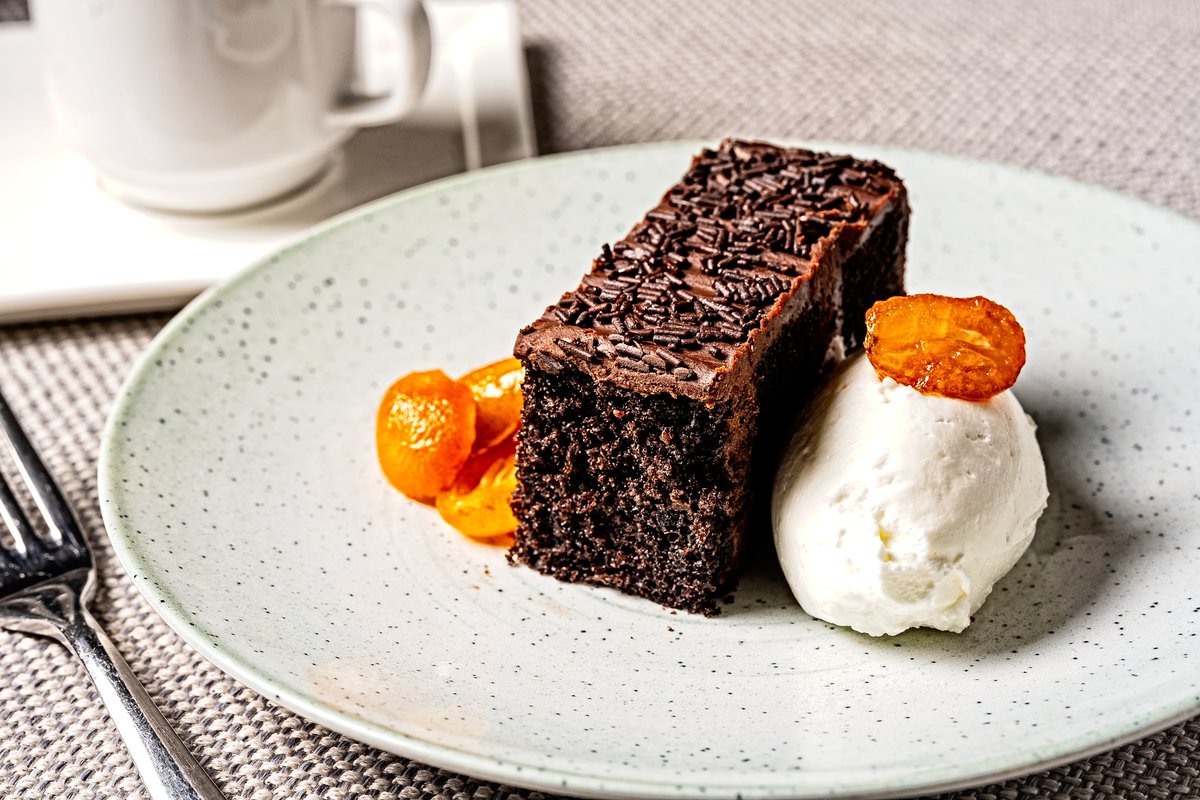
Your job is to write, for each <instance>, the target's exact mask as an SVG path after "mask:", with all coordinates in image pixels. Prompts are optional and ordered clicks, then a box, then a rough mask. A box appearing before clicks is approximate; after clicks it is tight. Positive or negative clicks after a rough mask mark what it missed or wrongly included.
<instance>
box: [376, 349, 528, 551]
mask: <svg viewBox="0 0 1200 800" xmlns="http://www.w3.org/2000/svg"><path fill="white" fill-rule="evenodd" d="M522 378H523V372H522V370H521V362H520V361H518V360H517V359H515V358H507V359H504V360H502V361H497V362H495V363H494V364H488V365H487V366H484V367H480V368H478V369H475V370H472V371H471V372H468V373H467V374H466V375H464V376H462V377H461V378H459V379H458V380H457V381H455V380H451V379H450V378H449V377H447V376H446V374H445V373H444V372H442V371H441V370H432V371H429V372H413V373H410V374H408V375H405V376H404V377H403V378H401V379H400V380H398V381H396V383H394V384H392V386H391V387H390V388H389V389H388V390H387V392H386V393H385V395H384V398H383V401H382V402H381V403H380V406H379V412H378V415H377V418H376V426H375V441H376V449H377V450H378V453H379V463H380V466H381V467H382V468H383V472H384V475H386V476H387V479H388V481H389V482H390V483H391V484H392V485H393V486H395V487H396V488H397V489H399V490H400V491H401V492H403V493H404V494H405V495H407V496H408V497H411V498H413V499H415V500H419V501H421V502H425V503H430V504H432V505H434V506H436V507H437V509H438V512H439V513H440V514H441V515H442V518H443V519H445V520H446V522H448V523H450V524H451V525H452V526H454V528H455V529H457V530H458V531H460V532H461V533H463V534H465V535H466V536H469V537H470V538H472V539H473V540H475V541H478V542H483V543H485V544H492V545H498V546H504V547H507V546H509V545H511V544H512V536H511V535H510V534H511V533H512V532H513V531H514V530H516V527H517V520H516V517H514V516H513V513H512V508H511V507H510V505H509V502H510V499H511V497H512V494H513V492H514V491H515V490H516V488H517V478H516V432H517V428H518V427H519V425H520V423H521V403H522V395H521V382H522Z"/></svg>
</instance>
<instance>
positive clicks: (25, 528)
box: [0, 475, 36, 556]
mask: <svg viewBox="0 0 1200 800" xmlns="http://www.w3.org/2000/svg"><path fill="white" fill-rule="evenodd" d="M0 520H3V522H4V527H5V528H7V529H8V532H9V534H11V535H12V538H13V545H14V548H15V549H16V551H17V553H18V554H19V555H22V556H23V555H25V554H27V553H28V552H29V544H30V542H31V541H32V540H33V537H34V536H35V535H36V534H34V532H33V526H32V525H30V524H29V517H27V516H25V511H24V509H22V508H21V504H20V503H18V502H17V497H16V495H14V494H13V491H12V489H11V488H9V485H8V482H7V481H5V480H4V476H2V475H0ZM0 550H3V548H0Z"/></svg>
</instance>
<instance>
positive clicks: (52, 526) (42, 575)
mask: <svg viewBox="0 0 1200 800" xmlns="http://www.w3.org/2000/svg"><path fill="white" fill-rule="evenodd" d="M0 440H3V442H4V444H5V445H6V448H5V449H7V450H8V453H9V455H10V456H12V458H13V460H14V461H15V462H16V466H17V471H18V472H19V473H20V475H21V478H22V480H23V481H24V482H25V485H26V487H27V488H28V489H29V494H30V495H31V496H32V497H33V501H34V504H35V505H36V506H37V509H38V511H39V512H40V514H41V516H42V518H43V519H44V521H45V523H46V527H47V529H48V531H49V535H48V537H46V538H43V537H41V536H39V535H38V534H37V533H36V531H35V530H34V528H33V526H32V525H31V524H30V521H29V518H28V517H27V516H26V515H25V512H24V511H23V510H22V509H21V506H20V504H19V503H18V502H17V498H16V496H15V495H14V494H13V491H12V488H11V487H10V486H9V485H8V483H6V482H5V480H4V478H3V476H2V475H0V517H2V518H3V522H4V526H5V527H6V528H7V529H8V532H9V534H10V535H11V536H12V539H13V542H14V544H13V546H12V548H11V549H6V548H4V547H3V546H0V627H4V628H8V629H9V630H14V631H20V632H23V633H32V634H36V635H39V636H48V637H51V638H54V639H57V640H58V641H59V642H61V643H62V644H64V645H66V647H67V648H68V649H69V650H71V652H73V653H75V655H77V656H79V660H80V661H82V662H83V665H84V667H86V668H87V671H88V674H89V675H90V676H91V678H92V681H93V682H94V683H95V684H96V689H97V690H98V691H99V693H100V697H101V699H102V700H104V705H105V706H107V708H108V713H109V714H110V715H111V716H112V719H113V722H115V723H116V725H117V730H118V731H120V733H121V737H122V738H123V739H124V740H125V744H126V745H128V747H129V752H130V753H131V754H132V756H133V761H134V763H135V764H136V765H137V768H138V771H139V772H141V774H142V779H143V780H144V781H145V782H146V788H147V789H148V790H149V792H150V796H151V797H152V798H154V800H167V798H170V799H171V800H180V799H182V798H187V799H188V800H193V799H194V800H225V796H224V795H223V794H221V791H220V790H219V789H217V787H216V785H215V784H214V783H213V782H212V779H210V778H209V777H208V774H207V773H205V771H204V768H203V767H201V766H200V764H199V762H197V761H196V759H195V758H193V757H192V755H191V753H189V752H188V750H187V747H185V746H184V744H183V742H182V741H181V740H180V739H179V736H178V735H177V734H176V733H175V731H174V730H172V729H171V726H170V724H169V723H168V722H167V720H166V718H165V717H164V716H163V715H162V712H161V711H159V710H158V709H157V708H156V707H155V706H154V701H153V700H151V699H150V695H149V694H148V693H147V692H146V690H145V689H144V688H143V687H142V685H141V684H140V683H138V679H137V676H136V675H134V673H133V670H132V669H130V668H129V665H128V664H126V663H125V659H123V658H121V654H120V653H118V652H117V648H116V647H115V646H114V645H113V643H112V640H110V639H109V638H108V635H107V634H105V633H104V631H103V630H102V629H101V628H100V625H99V623H97V622H96V620H95V619H94V618H93V617H92V615H91V613H89V612H88V609H87V603H88V602H89V601H90V600H91V598H92V595H93V594H94V593H95V587H96V570H95V568H94V566H93V563H92V554H91V551H90V550H89V549H88V545H87V541H86V540H85V539H84V536H83V531H82V530H81V529H80V527H79V521H78V520H77V519H76V518H75V514H74V512H73V511H72V510H71V508H70V506H68V505H67V501H66V499H65V498H63V495H62V491H61V490H60V489H59V488H58V485H57V484H56V483H55V482H54V479H53V478H52V477H50V473H49V472H48V471H47V470H46V466H45V465H44V464H43V463H42V460H41V459H40V458H38V455H37V452H36V451H35V450H34V449H33V445H31V444H30V443H29V439H28V438H27V437H26V436H25V432H24V431H22V430H21V427H20V425H18V424H17V419H16V417H15V416H13V413H12V409H11V408H10V407H9V405H8V402H7V401H6V400H5V399H4V395H2V394H0Z"/></svg>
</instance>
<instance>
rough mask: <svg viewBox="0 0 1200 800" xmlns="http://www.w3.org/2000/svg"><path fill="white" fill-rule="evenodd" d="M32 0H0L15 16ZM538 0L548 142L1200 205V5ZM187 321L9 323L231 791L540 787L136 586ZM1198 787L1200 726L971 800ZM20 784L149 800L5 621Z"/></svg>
mask: <svg viewBox="0 0 1200 800" xmlns="http://www.w3.org/2000/svg"><path fill="white" fill-rule="evenodd" d="M22 9H23V6H22V5H21V4H20V3H16V2H13V0H0V19H11V18H14V17H17V16H20V14H21V11H22ZM521 11H522V23H523V29H524V31H525V35H526V40H527V43H528V44H529V46H530V62H531V65H532V72H533V76H532V77H533V89H534V97H535V105H536V109H537V114H538V123H539V124H538V133H539V139H540V144H541V147H542V149H543V151H551V150H568V149H578V148H583V147H591V146H597V145H605V144H615V143H621V142H630V141H645V140H653V139H667V138H682V137H696V136H710V137H718V136H722V135H725V134H727V133H746V134H761V135H765V136H777V137H809V138H827V139H846V140H862V141H871V142H879V143H887V144H898V145H907V146H913V147H921V148H926V149H931V150H939V151H943V152H951V153H960V154H966V155H973V156H978V157H984V158H992V159H997V160H1002V161H1009V162H1013V163H1017V164H1021V165H1026V166H1031V167H1034V168H1038V169H1042V170H1045V171H1049V172H1056V173H1060V174H1064V175H1069V176H1072V177H1076V178H1080V179H1083V180H1087V181H1091V182H1094V183H1099V184H1102V185H1105V186H1109V187H1111V188H1114V189H1118V190H1122V191H1125V192H1129V193H1132V194H1135V195H1139V196H1141V197H1143V198H1145V199H1147V200H1150V201H1152V202H1156V203H1160V204H1162V205H1166V206H1169V207H1171V208H1174V209H1175V210H1177V211H1180V212H1182V213H1184V214H1188V215H1191V216H1193V217H1198V218H1200V124H1197V123H1198V120H1200V82H1198V81H1196V80H1195V74H1196V71H1197V69H1198V68H1200V48H1197V46H1196V43H1197V42H1200V3H1195V2H1190V1H1189V0H1176V1H1174V2H1171V1H1165V2H1162V1H1160V2H1155V3H1143V2H1138V3H1135V2H1119V3H1103V4H1100V3H1096V2H1083V1H1082V0H1080V1H1078V2H1076V1H1072V2H1058V3H1055V4H1053V5H1051V4H1049V3H1039V2H1032V1H1029V2H1008V3H1003V4H1000V3H997V4H988V5H984V4H969V5H968V4H961V3H957V2H950V1H949V0H939V1H938V2H925V3H921V4H919V5H918V4H904V5H903V7H901V6H900V4H895V5H889V6H888V7H881V4H879V5H877V4H875V3H870V2H866V1H865V0H843V2H839V3H837V4H817V3H811V4H810V3H794V2H787V0H772V1H770V2H768V1H767V0H763V1H762V2H741V3H738V4H726V3H716V2H686V1H685V0H670V2H661V0H660V2H655V3H645V2H639V0H610V1H609V2H604V3H574V2H572V3H568V2H566V0H563V1H562V2H551V0H528V2H524V3H523V4H522V8H521ZM2 246H3V243H0V247H2ZM1149 266H1151V265H1147V267H1149ZM165 320H166V317H164V316H142V317H127V318H120V319H107V320H97V321H89V322H78V323H67V324H54V325H36V326H21V327H8V328H4V327H0V383H2V384H3V386H4V389H5V391H6V392H7V393H8V395H9V397H10V400H11V401H12V403H13V405H14V407H15V409H16V411H17V413H18V414H19V415H20V417H21V419H22V420H23V421H24V422H25V423H26V424H27V427H28V428H30V430H31V434H32V436H33V438H34V440H35V442H36V444H37V445H38V446H39V447H40V448H41V450H42V452H43V453H44V454H45V455H46V457H47V460H48V461H49V462H50V466H51V468H52V469H53V471H54V472H55V474H56V475H58V476H59V478H60V480H61V481H62V482H63V484H64V488H65V489H66V491H67V493H68V495H69V496H70V499H71V500H72V502H73V503H74V504H75V507H76V508H77V509H78V511H79V513H80V516H81V517H82V521H83V523H84V525H85V526H87V528H88V529H89V530H90V531H91V532H92V533H93V541H94V542H95V544H96V550H97V556H98V560H99V564H100V572H101V576H102V585H101V589H100V595H99V598H98V602H97V604H96V605H97V613H98V616H99V617H100V619H101V621H102V622H103V623H104V625H105V627H106V628H107V629H108V630H109V631H110V632H111V634H112V636H113V638H114V640H115V641H116V642H117V645H118V647H119V648H120V649H121V651H122V652H123V653H125V654H126V656H127V658H128V659H129V661H130V663H131V664H132V665H133V668H134V669H135V671H137V673H138V674H139V675H140V676H141V678H142V680H143V682H144V683H145V684H146V686H147V688H149V690H150V691H151V693H152V694H153V696H154V698H155V700H156V701H157V702H158V704H159V705H160V706H161V707H162V708H163V709H164V711H165V712H166V713H167V715H168V717H170V718H171V720H172V721H173V723H174V724H175V726H176V727H177V729H178V730H180V732H181V733H182V734H183V736H184V738H185V739H186V740H187V742H188V743H189V745H190V746H191V747H192V748H193V750H194V751H195V752H197V753H198V754H199V755H200V757H201V759H202V760H203V761H204V763H205V764H206V765H207V767H208V768H209V769H210V770H211V771H212V773H213V774H214V776H215V777H216V779H217V780H218V782H219V783H220V784H221V785H222V787H223V788H224V789H225V791H226V792H227V793H228V794H229V795H230V796H231V797H242V798H276V797H319V798H351V797H380V798H413V799H415V798H430V797H440V798H503V797H512V798H533V797H539V796H540V795H538V794H537V793H530V792H524V791H519V790H516V789H513V788H511V787H501V786H496V785H494V784H490V783H483V782H479V781H476V780H472V779H470V778H469V777H466V776H458V775H453V774H450V773H447V772H444V771H440V770H436V769H431V768H428V767H425V766H422V765H420V764H415V763H413V762H410V761H408V760H406V759H403V758H399V757H396V756H392V755H388V754H385V753H381V752H379V751H377V750H375V749H373V748H371V747H368V746H366V745H362V744H358V743H356V742H353V741H351V740H349V739H346V738H344V737H342V736H339V735H337V734H333V733H330V732H329V731H327V730H325V729H324V728H322V727H320V726H318V725H314V724H312V723H309V722H306V721H305V720H302V719H300V718H299V717H296V716H295V715H293V714H291V713H289V712H287V711H285V710H283V709H281V708H279V707H278V706H275V705H273V704H272V703H270V702H268V701H266V700H264V699H263V698H262V697H261V696H259V695H257V694H255V693H254V692H252V691H250V690H248V689H246V688H244V687H242V686H240V685H239V684H238V683H236V682H235V681H233V680H232V679H230V678H228V677H226V676H225V675H224V674H222V673H221V672H220V671H218V670H216V669H215V668H214V667H212V666H210V665H209V664H207V663H206V662H205V661H203V660H202V659H201V658H200V657H199V656H197V655H196V654H195V653H194V652H193V651H192V650H191V649H190V648H188V647H187V646H186V645H184V644H183V643H182V642H181V641H180V640H179V639H178V638H177V637H176V636H175V635H174V634H173V633H172V632H171V631H170V630H169V629H168V628H167V627H166V626H165V625H164V624H163V623H162V622H161V621H160V620H159V619H158V617H157V616H155V614H154V613H153V612H152V611H151V610H150V608H149V607H148V606H147V605H146V604H145V603H144V602H143V601H142V600H141V598H140V597H139V596H138V595H137V594H136V592H135V590H134V589H133V586H132V584H131V583H130V582H129V581H128V579H127V578H126V577H125V575H124V573H123V571H122V569H121V567H120V565H119V564H118V563H116V561H115V559H114V558H113V555H112V552H111V550H110V549H109V547H108V544H107V542H106V541H105V539H104V536H103V533H102V527H101V522H100V517H99V513H98V511H97V500H96V480H95V470H96V453H97V450H98V446H99V444H98V443H99V436H100V431H101V428H102V425H103V422H104V418H105V415H106V413H107V412H108V409H109V407H110V404H111V402H112V399H113V396H114V394H115V392H116V391H117V389H118V387H119V385H120V383H121V381H122V380H123V379H124V377H125V375H126V374H127V373H128V370H129V368H130V366H131V364H132V363H133V361H134V359H135V358H136V357H137V355H138V353H139V352H141V351H142V349H143V348H144V347H145V346H146V344H147V343H148V342H149V341H150V339H151V337H153V335H154V334H155V333H156V332H157V331H158V329H159V328H160V327H161V326H162V324H163V323H164V322H165ZM1196 795H1200V719H1194V720H1191V721H1190V722H1188V723H1186V724H1183V725H1179V726H1176V727H1173V728H1171V729H1169V730H1167V731H1164V732H1162V733H1159V734H1157V735H1155V736H1151V737H1148V738H1146V739H1144V740H1142V741H1140V742H1138V743H1136V744H1132V745H1129V746H1126V747H1123V748H1120V749H1117V750H1114V751H1112V752H1109V753H1105V754H1103V755H1100V756H1096V757H1094V758H1091V759H1088V760H1085V761H1080V762H1078V763H1075V764H1072V765H1070V766H1066V767H1063V768H1060V769H1056V770H1051V771H1049V772H1045V773H1041V774H1037V775H1031V776H1029V777H1026V778H1022V779H1019V780H1013V781H1009V782H1007V783H1005V784H1003V785H996V786H989V787H986V788H981V789H978V790H974V791H968V792H962V793H959V794H956V795H954V797H959V798H979V800H983V799H984V798H1006V800H1017V799H1018V798H1092V799H1094V800H1100V799H1101V798H1173V797H1186V796H1196ZM0 796H2V797H5V798H31V799H33V798H37V799H38V800H41V798H46V797H79V798H92V797H104V798H110V797H111V798H126V797H144V796H145V794H144V791H143V789H142V787H141V783H140V780H139V779H138V776H137V774H136V772H134V770H133V768H132V765H131V763H130V762H129V759H128V757H127V756H126V754H125V750H124V748H123V746H122V744H121V742H120V740H119V738H118V737H117V735H116V732H115V730H114V729H113V728H112V725H111V724H110V722H109V721H108V718H107V717H106V715H105V713H104V712H103V710H102V707H101V706H100V703H99V700H98V699H97V698H96V696H95V694H94V692H93V690H92V688H91V686H90V684H89V683H88V680H87V678H86V676H85V675H84V673H83V671H82V669H81V668H80V667H79V666H78V665H77V664H76V663H75V661H74V660H72V659H71V658H70V657H68V656H67V654H66V653H65V652H64V651H63V650H62V649H61V648H59V647H58V646H56V645H53V644H50V643H48V642H44V641H40V640H37V639H33V638H29V637H23V636H15V635H10V634H6V633H0Z"/></svg>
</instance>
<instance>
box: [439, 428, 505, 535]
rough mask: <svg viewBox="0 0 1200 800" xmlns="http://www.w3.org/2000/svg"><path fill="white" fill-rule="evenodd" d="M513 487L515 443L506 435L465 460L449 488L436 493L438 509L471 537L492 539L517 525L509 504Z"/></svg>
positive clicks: (443, 517) (452, 524) (447, 520)
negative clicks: (492, 445) (496, 443)
mask: <svg viewBox="0 0 1200 800" xmlns="http://www.w3.org/2000/svg"><path fill="white" fill-rule="evenodd" d="M516 490H517V454H516V443H515V441H514V440H513V438H512V437H509V438H508V439H505V440H504V441H502V442H501V443H500V444H498V445H496V446H495V447H491V448H488V449H487V450H482V451H478V452H476V453H474V454H473V455H472V456H471V457H470V458H469V459H467V463H466V464H464V465H463V468H462V469H461V470H460V471H459V473H458V476H457V477H455V479H454V482H453V483H452V484H451V485H450V488H449V489H447V490H446V491H444V492H442V493H441V494H439V495H438V498H437V510H438V513H439V514H441V515H442V519H444V520H446V522H448V523H450V525H451V526H453V527H454V529H455V530H458V531H460V532H462V533H464V534H466V535H467V536H470V537H471V538H472V539H492V538H493V537H498V536H503V535H504V534H506V533H509V532H511V531H513V530H515V529H516V527H517V518H516V517H514V516H513V513H512V509H511V508H510V507H509V504H508V503H509V498H511V497H512V493H513V492H515V491H516Z"/></svg>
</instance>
